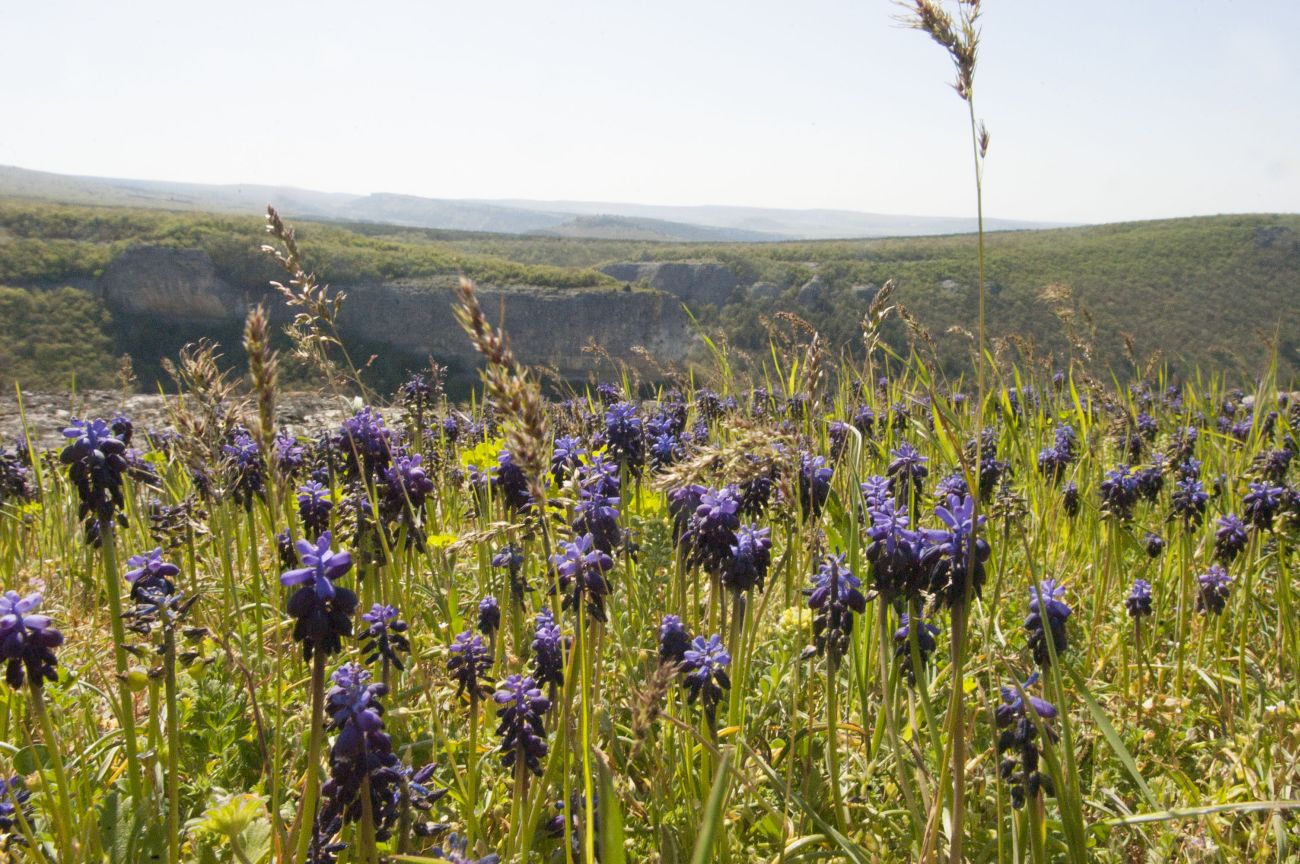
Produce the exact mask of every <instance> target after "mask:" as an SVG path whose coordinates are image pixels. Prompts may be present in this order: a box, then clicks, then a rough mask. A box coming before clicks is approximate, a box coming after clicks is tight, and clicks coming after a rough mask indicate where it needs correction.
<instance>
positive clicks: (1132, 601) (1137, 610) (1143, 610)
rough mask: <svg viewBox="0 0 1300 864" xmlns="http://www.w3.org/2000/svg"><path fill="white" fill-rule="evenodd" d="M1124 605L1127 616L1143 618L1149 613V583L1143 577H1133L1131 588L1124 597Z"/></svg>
mask: <svg viewBox="0 0 1300 864" xmlns="http://www.w3.org/2000/svg"><path fill="white" fill-rule="evenodd" d="M1124 607H1125V608H1126V609H1128V614H1129V617H1131V618H1145V617H1146V616H1148V615H1150V614H1151V611H1152V610H1151V583H1150V582H1148V581H1147V580H1145V579H1135V580H1134V581H1133V588H1132V590H1130V591H1129V592H1128V597H1126V598H1124Z"/></svg>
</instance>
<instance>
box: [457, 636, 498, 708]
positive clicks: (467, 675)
mask: <svg viewBox="0 0 1300 864" xmlns="http://www.w3.org/2000/svg"><path fill="white" fill-rule="evenodd" d="M491 670H492V655H491V653H489V652H488V649H487V646H486V645H484V644H483V637H482V636H480V635H478V634H477V633H474V632H473V631H470V630H466V631H464V632H463V633H460V634H458V635H457V636H456V638H455V640H454V641H453V642H452V643H451V659H449V660H448V661H447V672H448V673H450V675H451V677H452V680H454V681H455V682H456V683H457V684H458V685H459V686H458V687H457V688H456V695H457V696H461V695H468V696H469V698H470V700H471V701H474V700H478V699H481V698H484V697H486V696H487V695H488V694H489V693H491V692H492V686H491V678H490V677H489V675H488V673H489V672H490V671H491Z"/></svg>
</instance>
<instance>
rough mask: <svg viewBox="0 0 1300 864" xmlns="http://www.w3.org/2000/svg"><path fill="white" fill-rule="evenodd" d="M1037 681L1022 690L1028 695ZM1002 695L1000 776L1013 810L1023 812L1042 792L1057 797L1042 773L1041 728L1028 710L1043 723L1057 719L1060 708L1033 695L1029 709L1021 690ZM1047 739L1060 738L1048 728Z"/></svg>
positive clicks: (1008, 689)
mask: <svg viewBox="0 0 1300 864" xmlns="http://www.w3.org/2000/svg"><path fill="white" fill-rule="evenodd" d="M1037 681H1038V673H1037V672H1035V673H1034V674H1033V675H1030V676H1029V679H1028V680H1027V681H1025V683H1024V686H1023V688H1021V689H1024V690H1026V691H1027V690H1028V689H1029V688H1030V687H1031V686H1033V685H1034V684H1035V683H1037ZM1001 693H1002V704H1001V705H999V706H998V707H997V709H996V711H995V712H994V716H995V718H996V721H997V726H998V728H999V729H1001V730H1003V731H1002V733H1001V735H1000V736H999V737H998V752H999V753H1004V754H1006V756H1005V757H1004V758H1003V760H1002V763H1001V765H1000V766H999V772H1000V773H1001V775H1002V779H1003V780H1004V781H1006V783H1007V785H1008V786H1009V787H1010V789H1011V804H1012V806H1013V807H1015V808H1017V809H1019V808H1021V807H1023V806H1025V801H1026V800H1028V799H1033V798H1036V797H1037V796H1038V794H1039V792H1042V793H1043V794H1045V795H1052V794H1054V790H1053V789H1052V781H1051V778H1050V777H1049V776H1048V775H1047V774H1045V773H1043V772H1042V771H1039V770H1038V761H1039V756H1040V753H1039V749H1038V724H1037V723H1035V722H1034V720H1033V719H1032V718H1031V717H1030V716H1029V714H1028V708H1032V709H1033V711H1034V713H1035V714H1037V715H1038V717H1039V718H1041V720H1043V721H1047V720H1051V719H1052V718H1054V717H1056V714H1057V711H1056V706H1054V705H1053V704H1052V703H1050V702H1048V701H1047V700H1046V699H1040V698H1039V697H1037V696H1032V695H1031V696H1029V705H1028V706H1026V705H1025V699H1024V698H1023V697H1022V696H1021V695H1020V689H1018V688H1015V687H1002V688H1001ZM1047 735H1048V738H1049V739H1050V740H1052V741H1055V740H1056V734H1055V733H1054V732H1053V731H1052V730H1051V728H1050V727H1049V728H1047Z"/></svg>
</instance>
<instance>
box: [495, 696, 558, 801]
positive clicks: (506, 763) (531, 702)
mask: <svg viewBox="0 0 1300 864" xmlns="http://www.w3.org/2000/svg"><path fill="white" fill-rule="evenodd" d="M492 699H493V701H495V702H496V703H497V704H498V705H500V706H501V707H500V708H499V709H497V717H499V718H500V721H501V722H500V723H499V724H498V725H497V734H498V735H500V736H501V748H500V753H501V765H502V766H503V767H505V768H513V767H514V766H515V763H516V762H518V763H519V764H522V765H523V766H525V767H526V768H527V769H528V770H529V771H531V772H533V773H534V774H537V775H538V776H540V775H541V773H542V760H543V759H545V758H546V754H547V752H548V747H547V744H546V729H545V728H544V727H543V725H542V717H543V715H544V714H545V713H546V711H547V710H548V709H549V708H550V707H551V701H550V700H549V699H547V698H546V697H545V696H543V695H542V691H541V690H539V689H538V688H537V682H535V681H534V680H533V679H532V678H525V677H523V676H521V675H511V676H510V677H509V678H507V679H506V680H505V682H504V683H503V684H502V685H501V686H500V687H499V688H498V689H497V692H496V694H495V695H494V696H493V697H492Z"/></svg>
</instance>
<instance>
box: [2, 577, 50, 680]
mask: <svg viewBox="0 0 1300 864" xmlns="http://www.w3.org/2000/svg"><path fill="white" fill-rule="evenodd" d="M43 599H44V598H43V597H42V596H41V595H40V594H28V595H27V596H26V597H21V596H19V595H18V594H17V592H14V591H6V592H5V593H4V594H3V595H0V662H3V663H4V664H5V682H6V683H8V685H9V686H10V687H12V688H13V689H15V690H17V689H19V688H20V687H22V686H23V680H24V677H25V678H26V679H28V680H30V681H31V683H32V686H33V687H41V686H43V685H44V684H45V682H46V681H51V682H53V681H57V680H58V678H59V673H58V665H59V661H58V659H57V658H56V657H55V656H54V649H55V648H58V647H59V646H60V645H62V644H63V634H62V633H60V632H59V631H58V630H55V629H54V628H53V627H51V626H50V616H48V615H41V614H38V613H37V610H38V609H40V608H41V601H42V600H43Z"/></svg>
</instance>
